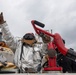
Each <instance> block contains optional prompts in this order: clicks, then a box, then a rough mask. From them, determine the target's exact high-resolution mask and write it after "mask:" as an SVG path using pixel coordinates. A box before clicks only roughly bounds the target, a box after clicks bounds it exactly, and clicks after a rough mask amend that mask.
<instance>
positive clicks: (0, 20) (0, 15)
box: [0, 12, 6, 24]
mask: <svg viewBox="0 0 76 75" xmlns="http://www.w3.org/2000/svg"><path fill="white" fill-rule="evenodd" d="M5 22H6V21H4V17H3V13H2V12H1V14H0V24H3V23H5Z"/></svg>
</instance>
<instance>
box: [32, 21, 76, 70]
mask: <svg viewBox="0 0 76 75" xmlns="http://www.w3.org/2000/svg"><path fill="white" fill-rule="evenodd" d="M31 23H32V25H33V28H34V30H35V32H36V33H37V34H38V35H41V34H42V33H43V34H44V35H45V34H46V35H49V36H51V37H53V38H54V41H53V43H49V44H48V50H51V49H52V50H55V47H54V45H55V46H56V47H57V48H58V50H59V52H60V53H62V54H63V55H64V56H67V57H69V58H70V59H72V60H74V61H76V52H75V51H73V50H71V49H68V48H66V47H65V46H64V43H63V41H62V38H61V36H60V35H59V34H58V33H55V34H52V33H49V32H47V31H45V30H42V29H40V28H38V27H37V26H36V25H38V26H40V27H44V26H45V25H44V24H42V23H40V22H38V21H36V20H32V21H31ZM42 37H43V36H42ZM44 70H45V71H52V70H53V71H61V70H62V68H61V67H57V65H56V56H54V57H53V58H51V57H50V56H49V60H48V67H46V68H44Z"/></svg>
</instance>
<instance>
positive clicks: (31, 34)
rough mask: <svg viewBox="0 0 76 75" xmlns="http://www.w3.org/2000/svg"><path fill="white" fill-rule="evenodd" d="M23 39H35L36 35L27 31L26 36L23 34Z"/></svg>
mask: <svg viewBox="0 0 76 75" xmlns="http://www.w3.org/2000/svg"><path fill="white" fill-rule="evenodd" d="M23 39H25V40H35V36H34V34H33V33H26V34H25V35H24V36H23Z"/></svg>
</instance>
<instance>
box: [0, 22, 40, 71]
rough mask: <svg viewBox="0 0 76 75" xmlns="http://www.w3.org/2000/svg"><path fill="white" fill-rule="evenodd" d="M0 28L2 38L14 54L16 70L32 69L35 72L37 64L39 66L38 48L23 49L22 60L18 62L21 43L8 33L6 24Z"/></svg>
mask: <svg viewBox="0 0 76 75" xmlns="http://www.w3.org/2000/svg"><path fill="white" fill-rule="evenodd" d="M0 26H1V30H2V33H3V38H4V39H5V40H6V43H7V45H8V46H9V47H10V48H11V49H12V50H13V52H14V53H15V57H14V63H15V65H16V66H18V68H21V67H22V70H24V69H25V68H26V67H27V68H33V69H34V71H35V70H37V66H38V64H40V61H41V57H40V55H39V48H38V47H37V45H36V46H34V47H33V48H32V47H23V54H22V59H21V60H20V54H21V45H22V43H21V41H18V40H17V39H16V38H15V37H13V36H12V34H11V33H10V31H9V28H8V25H7V23H4V24H2V25H0Z"/></svg>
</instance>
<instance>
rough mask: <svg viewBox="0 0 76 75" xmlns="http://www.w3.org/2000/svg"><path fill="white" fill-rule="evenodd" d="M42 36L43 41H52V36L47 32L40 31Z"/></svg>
mask: <svg viewBox="0 0 76 75" xmlns="http://www.w3.org/2000/svg"><path fill="white" fill-rule="evenodd" d="M40 37H42V41H43V42H44V43H49V42H50V41H51V38H50V36H48V35H46V34H44V33H40Z"/></svg>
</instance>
